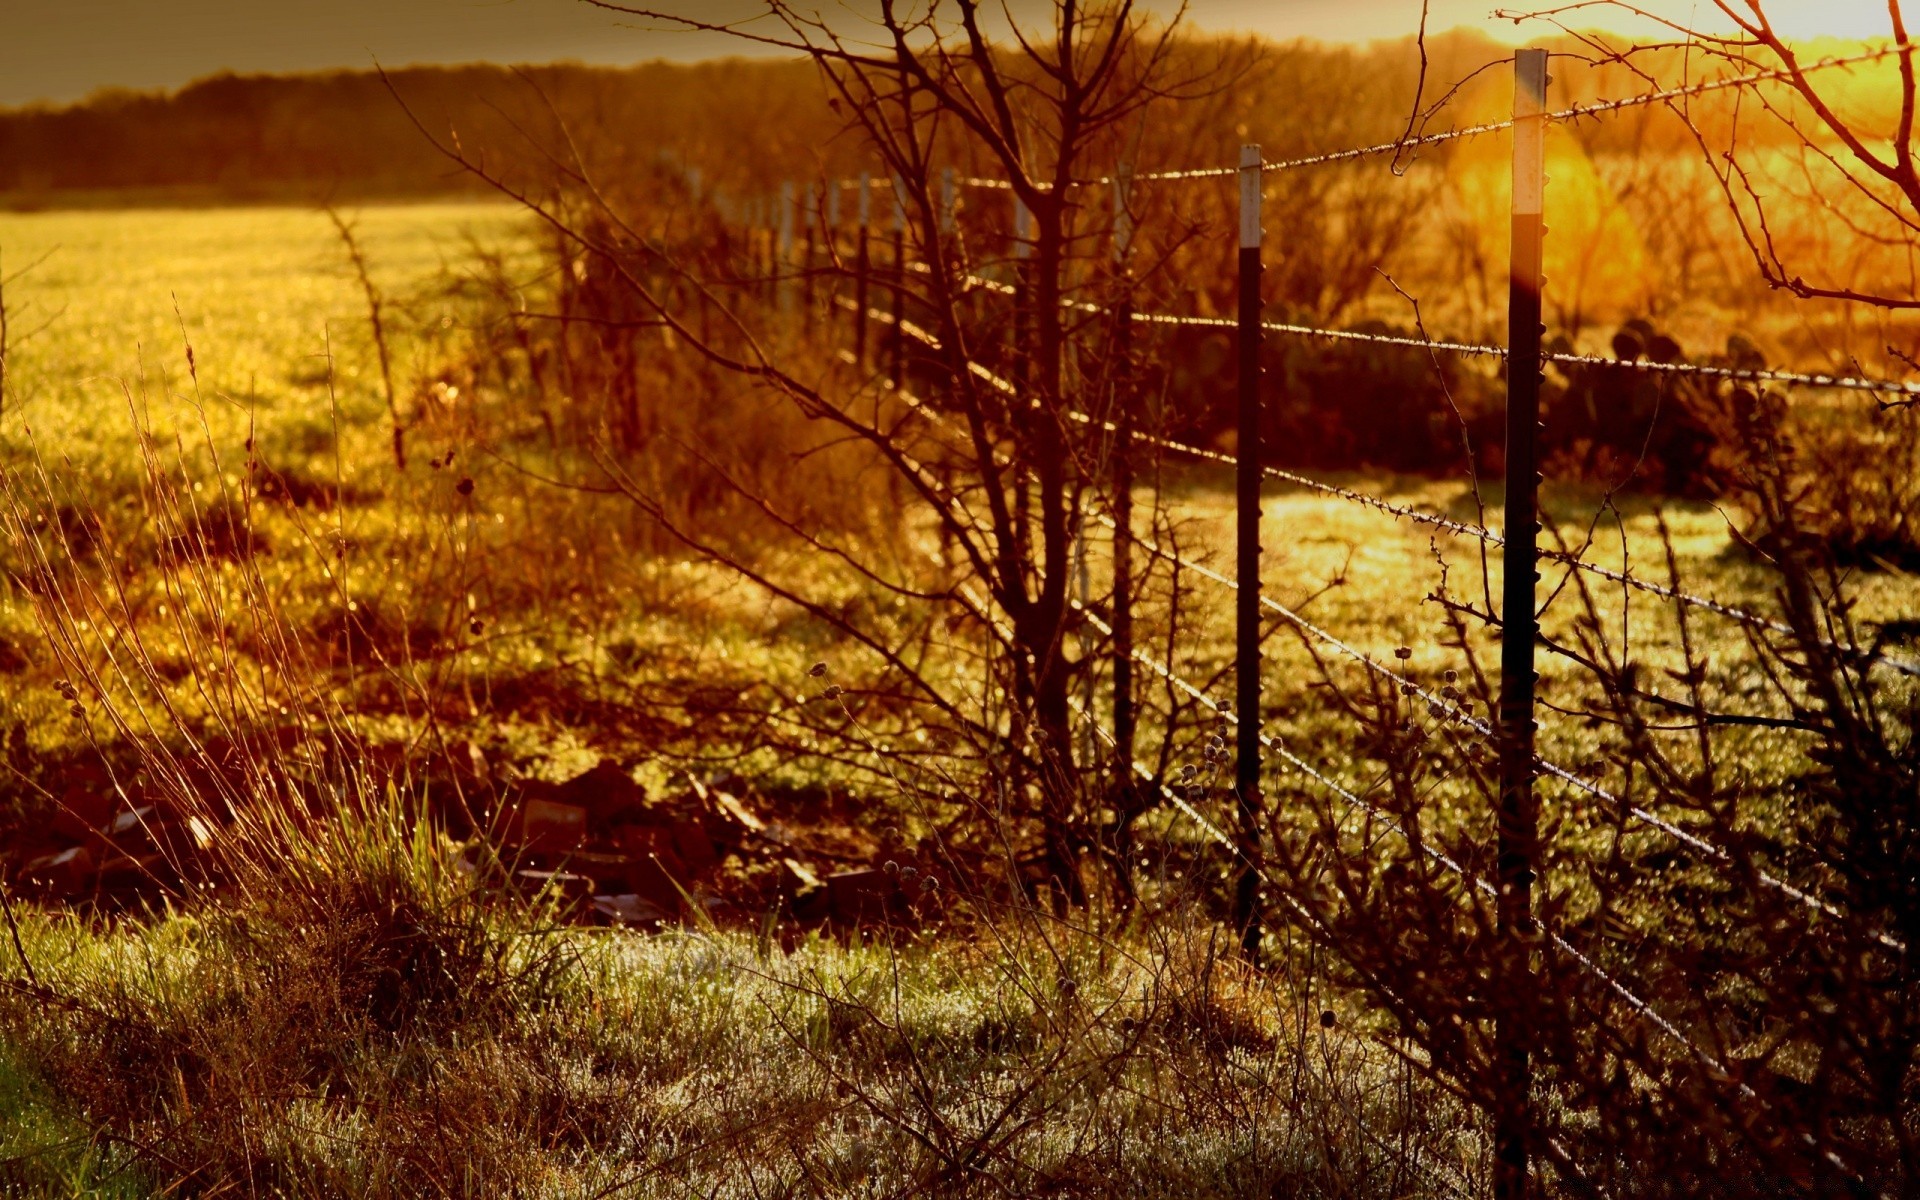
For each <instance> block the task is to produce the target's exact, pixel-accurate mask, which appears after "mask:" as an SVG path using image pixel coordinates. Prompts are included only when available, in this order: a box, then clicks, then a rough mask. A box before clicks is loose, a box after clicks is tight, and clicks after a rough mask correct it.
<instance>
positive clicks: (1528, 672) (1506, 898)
mask: <svg viewBox="0 0 1920 1200" xmlns="http://www.w3.org/2000/svg"><path fill="white" fill-rule="evenodd" d="M1546 93H1547V52H1546V51H1545V50H1520V51H1517V52H1516V53H1515V54H1514V58H1513V243H1512V267H1511V272H1510V277H1509V283H1508V292H1507V453H1506V474H1507V480H1506V483H1507V491H1506V517H1505V524H1506V528H1505V530H1504V533H1505V536H1506V550H1505V566H1504V581H1503V587H1502V605H1501V624H1500V722H1499V727H1500V811H1499V851H1498V860H1497V875H1498V894H1497V904H1498V913H1497V916H1498V923H1499V933H1500V940H1501V953H1500V958H1499V964H1500V972H1501V975H1502V978H1500V979H1499V980H1497V981H1496V984H1495V986H1496V987H1497V988H1498V990H1499V992H1500V994H1501V1003H1500V1005H1499V1007H1498V1008H1497V1009H1496V1010H1495V1017H1494V1041H1495V1043H1496V1047H1497V1050H1496V1052H1497V1054H1498V1056H1499V1058H1498V1064H1499V1065H1498V1068H1497V1070H1498V1072H1499V1074H1498V1079H1497V1093H1498V1094H1497V1096H1496V1102H1495V1111H1494V1176H1493V1194H1494V1196H1495V1200H1524V1198H1525V1197H1526V1196H1527V1194H1528V1183H1527V1175H1528V1161H1529V1158H1530V1156H1531V1152H1532V1141H1533V1130H1532V1126H1533V1119H1532V1108H1533V1100H1532V1064H1531V1061H1530V1051H1531V1041H1532V1036H1531V1029H1530V1023H1529V1022H1528V1021H1527V1019H1526V1017H1525V1006H1526V1005H1527V1003H1528V997H1529V988H1530V986H1531V975H1532V972H1531V970H1530V964H1529V958H1530V956H1531V946H1532V942H1533V932H1534V924H1533V880H1534V870H1535V862H1536V854H1537V849H1538V846H1537V843H1538V840H1539V809H1538V807H1537V803H1536V801H1535V798H1534V794H1533V776H1534V683H1535V675H1534V644H1535V641H1536V640H1537V635H1538V632H1539V629H1538V625H1539V622H1538V618H1537V615H1536V613H1535V611H1534V603H1535V584H1536V583H1537V581H1538V578H1539V573H1538V566H1539V561H1538V542H1539V531H1540V526H1539V501H1540V471H1539V436H1538V435H1539V431H1540V336H1541V332H1542V330H1541V325H1540V311H1541V310H1540V289H1541V286H1542V283H1543V282H1544V280H1543V275H1542V269H1541V268H1542V263H1541V255H1542V252H1543V249H1544V241H1545V232H1546V229H1545V226H1544V224H1543V221H1542V218H1543V212H1544V207H1545V206H1544V203H1543V200H1544V195H1543V193H1544V192H1545V188H1546V134H1547V121H1546V116H1545V113H1546Z"/></svg>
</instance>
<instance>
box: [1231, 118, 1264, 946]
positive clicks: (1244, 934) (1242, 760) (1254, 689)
mask: <svg viewBox="0 0 1920 1200" xmlns="http://www.w3.org/2000/svg"><path fill="white" fill-rule="evenodd" d="M1260 184H1261V167H1260V147H1258V146H1242V147H1241V148H1240V314H1239V315H1240V319H1239V331H1238V333H1239V347H1238V349H1239V357H1240V446H1239V453H1238V455H1237V458H1238V470H1237V475H1236V483H1237V485H1238V487H1237V499H1238V511H1237V514H1236V521H1237V525H1238V528H1237V534H1238V537H1237V541H1238V547H1237V548H1238V552H1239V553H1238V560H1239V561H1238V568H1239V569H1238V574H1239V579H1240V590H1239V592H1238V593H1237V595H1236V599H1237V600H1238V602H1239V603H1238V606H1237V612H1236V614H1235V616H1236V625H1237V644H1236V647H1235V655H1234V674H1235V681H1236V683H1237V685H1238V692H1237V694H1236V696H1235V698H1234V707H1235V709H1236V710H1237V711H1238V713H1239V715H1240V725H1239V735H1240V736H1239V745H1238V747H1237V749H1238V754H1237V758H1236V768H1235V771H1234V797H1235V800H1236V801H1237V807H1238V815H1239V824H1238V830H1239V836H1238V838H1237V839H1236V840H1237V843H1238V849H1239V852H1240V857H1241V864H1240V877H1239V880H1238V882H1237V883H1236V885H1235V888H1234V898H1233V919H1234V924H1235V926H1236V927H1237V928H1238V930H1239V933H1240V944H1241V947H1242V949H1244V950H1245V951H1246V953H1247V954H1248V956H1249V957H1251V956H1253V955H1254V954H1256V953H1257V952H1258V950H1259V948H1260V915H1259V909H1258V906H1257V903H1256V902H1257V900H1258V897H1259V888H1260V879H1259V874H1258V863H1259V853H1260V483H1261V474H1262V471H1263V468H1264V466H1265V464H1264V463H1263V462H1262V461H1261V454H1260V310H1261V304H1260Z"/></svg>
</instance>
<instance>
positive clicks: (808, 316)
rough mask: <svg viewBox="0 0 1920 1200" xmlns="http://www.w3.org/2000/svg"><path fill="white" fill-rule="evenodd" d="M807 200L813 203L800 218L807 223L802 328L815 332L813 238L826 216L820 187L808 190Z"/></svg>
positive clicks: (802, 263) (802, 266) (802, 264)
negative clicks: (822, 207) (822, 206)
mask: <svg viewBox="0 0 1920 1200" xmlns="http://www.w3.org/2000/svg"><path fill="white" fill-rule="evenodd" d="M807 198H808V199H809V200H811V201H812V203H811V204H809V205H807V206H806V207H805V208H804V209H802V211H801V213H800V218H801V220H802V221H804V222H805V223H806V236H805V239H804V241H803V242H802V244H801V247H800V328H801V329H803V330H805V331H807V332H808V333H811V332H813V236H814V231H815V230H816V229H818V228H819V227H820V221H821V218H822V217H823V216H824V215H825V214H824V213H823V211H822V209H821V199H820V185H819V184H813V185H811V186H809V187H808V188H807Z"/></svg>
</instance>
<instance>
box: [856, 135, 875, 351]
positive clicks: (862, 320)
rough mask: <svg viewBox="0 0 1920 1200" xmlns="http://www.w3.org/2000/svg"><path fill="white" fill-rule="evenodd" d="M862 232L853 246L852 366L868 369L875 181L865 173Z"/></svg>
mask: <svg viewBox="0 0 1920 1200" xmlns="http://www.w3.org/2000/svg"><path fill="white" fill-rule="evenodd" d="M859 202H860V213H859V216H860V232H859V234H858V241H856V242H855V243H854V260H853V269H854V276H853V362H854V365H855V366H857V367H864V366H866V365H867V285H868V283H869V282H870V281H869V279H868V276H869V274H870V273H871V269H872V265H873V264H872V258H871V256H870V255H869V253H868V239H869V238H870V237H871V236H872V230H873V186H872V177H871V176H870V175H868V174H867V173H866V172H865V171H862V172H860V201H859Z"/></svg>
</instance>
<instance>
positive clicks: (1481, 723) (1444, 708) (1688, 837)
mask: <svg viewBox="0 0 1920 1200" xmlns="http://www.w3.org/2000/svg"><path fill="white" fill-rule="evenodd" d="M1095 520H1096V521H1097V522H1098V523H1099V524H1102V525H1105V526H1107V527H1108V528H1113V523H1112V521H1111V520H1110V519H1108V518H1103V517H1096V518H1095ZM1133 541H1134V543H1135V544H1136V545H1138V546H1140V547H1141V549H1143V550H1144V551H1146V552H1147V553H1148V554H1149V555H1151V556H1153V557H1156V558H1159V559H1161V560H1162V561H1163V562H1168V563H1172V564H1176V565H1178V566H1180V567H1182V568H1184V569H1186V570H1188V571H1191V572H1193V573H1194V574H1196V575H1198V576H1200V577H1201V578H1203V579H1206V580H1209V581H1210V582H1213V583H1216V584H1218V585H1220V586H1221V587H1224V588H1227V589H1229V590H1231V591H1239V590H1240V584H1239V582H1238V581H1236V580H1234V579H1232V578H1231V577H1229V576H1227V575H1223V574H1221V573H1220V572H1219V571H1216V570H1214V569H1213V568H1211V567H1208V566H1206V565H1205V564H1203V563H1199V562H1195V561H1194V560H1192V559H1190V558H1187V557H1186V556H1184V555H1182V554H1179V553H1177V552H1175V551H1171V550H1167V549H1165V548H1164V547H1162V546H1160V545H1159V544H1158V543H1157V542H1154V541H1153V540H1152V539H1150V538H1141V537H1138V536H1135V537H1134V538H1133ZM1260 606H1261V607H1262V608H1265V609H1267V610H1268V611H1270V612H1273V613H1276V614H1277V615H1279V616H1280V617H1281V618H1283V619H1284V620H1286V621H1288V622H1289V623H1290V624H1292V625H1293V626H1294V627H1295V628H1297V629H1299V630H1301V631H1302V632H1303V633H1306V634H1307V635H1308V636H1309V637H1311V638H1313V639H1314V640H1316V641H1318V642H1320V643H1322V644H1323V645H1326V646H1328V647H1330V648H1332V649H1334V650H1335V651H1337V652H1339V653H1340V654H1342V655H1344V656H1345V657H1347V658H1349V659H1351V660H1353V661H1354V662H1357V663H1359V664H1360V665H1361V666H1362V667H1364V668H1366V669H1367V670H1368V671H1370V672H1373V673H1374V674H1376V675H1378V676H1379V677H1381V678H1382V679H1386V680H1389V681H1391V682H1392V683H1394V684H1396V685H1398V686H1399V687H1400V689H1401V690H1402V692H1403V694H1406V695H1414V696H1418V697H1420V698H1421V699H1422V700H1425V701H1426V702H1427V707H1428V711H1429V712H1432V713H1434V714H1436V715H1441V714H1444V715H1445V716H1447V717H1448V718H1449V719H1451V720H1453V721H1455V722H1456V723H1458V724H1460V725H1462V726H1464V727H1466V728H1468V729H1471V730H1472V731H1473V732H1475V733H1477V734H1479V735H1481V736H1482V737H1485V738H1488V739H1493V738H1496V737H1497V736H1498V735H1497V733H1496V731H1495V730H1494V727H1493V725H1492V724H1491V723H1490V722H1488V721H1486V720H1484V719H1483V718H1480V717H1477V716H1475V715H1474V714H1473V713H1472V712H1471V711H1470V710H1468V709H1467V708H1465V707H1464V706H1462V705H1460V704H1457V703H1455V702H1454V701H1452V700H1451V699H1449V698H1447V697H1444V696H1441V695H1439V694H1437V693H1435V692H1433V691H1430V690H1429V689H1427V688H1426V687H1424V686H1423V685H1421V684H1420V683H1418V682H1417V681H1415V680H1414V679H1412V678H1409V677H1408V676H1406V675H1403V674H1401V673H1400V672H1398V671H1395V670H1394V669H1393V668H1391V667H1389V666H1387V665H1386V664H1384V663H1382V662H1380V661H1379V660H1377V659H1375V658H1374V657H1373V656H1372V655H1370V654H1367V653H1365V652H1364V651H1361V650H1358V649H1355V648H1354V647H1353V646H1351V645H1349V644H1348V643H1347V642H1345V641H1343V640H1341V639H1340V638H1338V637H1335V636H1334V635H1333V634H1331V633H1329V632H1327V631H1326V630H1324V629H1322V628H1320V627H1319V626H1318V625H1316V624H1314V623H1313V622H1312V621H1309V620H1307V619H1306V618H1305V617H1303V616H1301V615H1300V614H1299V613H1297V612H1295V611H1293V610H1292V609H1291V608H1288V607H1287V606H1286V605H1284V604H1282V603H1280V601H1278V600H1275V599H1274V598H1273V597H1271V596H1268V595H1264V594H1263V595H1262V596H1261V597H1260ZM1534 766H1535V768H1536V769H1538V770H1539V771H1541V772H1542V773H1543V774H1546V775H1550V776H1552V777H1554V778H1555V779H1558V780H1560V781H1561V782H1563V783H1565V784H1567V785H1568V786H1570V787H1572V788H1574V789H1576V790H1578V791H1581V792H1584V793H1586V794H1587V795H1589V796H1591V797H1593V798H1594V799H1596V800H1599V801H1601V802H1603V803H1606V804H1610V805H1612V806H1614V807H1616V808H1619V809H1622V810H1624V811H1625V812H1626V813H1627V814H1628V815H1629V816H1631V817H1632V818H1633V819H1634V820H1636V821H1638V822H1640V823H1641V824H1643V825H1646V826H1648V827H1649V828H1652V829H1656V830H1659V831H1660V832H1661V833H1664V834H1666V835H1667V836H1668V837H1671V838H1673V839H1675V840H1676V841H1679V842H1680V843H1681V844H1683V845H1685V846H1687V847H1689V848H1690V849H1692V850H1694V851H1696V852H1698V853H1700V854H1703V855H1706V856H1707V857H1709V858H1711V859H1713V860H1714V861H1716V862H1719V863H1721V864H1722V865H1725V866H1730V867H1734V868H1736V869H1738V868H1740V867H1741V866H1742V864H1741V863H1740V862H1739V861H1738V860H1737V859H1735V858H1734V857H1733V855H1732V854H1730V853H1728V852H1727V851H1726V850H1723V849H1721V848H1720V847H1719V846H1716V845H1714V844H1713V843H1712V842H1709V841H1707V840H1706V839H1705V838H1702V837H1701V836H1700V835H1698V834H1696V833H1693V832H1691V831H1689V830H1687V829H1684V828H1682V827H1681V826H1679V825H1676V824H1674V823H1673V822H1671V821H1669V820H1667V819H1665V818H1663V817H1661V816H1659V815H1658V814H1657V813H1654V812H1651V811H1649V810H1648V809H1646V808H1644V807H1642V806H1640V805H1638V804H1634V803H1633V802H1632V801H1629V800H1627V799H1626V798H1625V797H1622V796H1619V795H1616V794H1614V793H1613V792H1611V791H1609V790H1607V789H1606V788H1604V787H1601V786H1600V785H1599V784H1597V783H1594V782H1593V781H1592V780H1589V779H1586V778H1584V777H1582V776H1580V775H1578V774H1576V773H1575V772H1573V771H1570V770H1568V769H1567V768H1565V767H1563V766H1561V765H1559V764H1558V763H1555V762H1553V761H1552V760H1550V759H1547V758H1544V757H1541V756H1538V755H1536V756H1535V758H1534ZM1746 867H1747V869H1750V870H1751V871H1752V872H1753V875H1754V878H1755V879H1756V880H1757V881H1758V882H1759V883H1760V884H1761V885H1762V886H1765V887H1767V888H1770V889H1772V890H1773V891H1776V892H1778V893H1780V894H1781V895H1783V896H1786V897H1788V898H1789V899H1792V900H1793V901H1795V902H1796V903H1798V904H1800V905H1802V906H1804V907H1807V908H1810V909H1813V910H1815V911H1818V912H1820V913H1822V914H1824V915H1826V916H1828V917H1830V918H1832V919H1833V920H1836V921H1839V922H1841V923H1842V924H1843V925H1846V924H1850V923H1851V921H1850V918H1849V917H1848V916H1847V914H1845V913H1844V912H1842V911H1841V910H1840V909H1839V908H1838V907H1836V906H1835V905H1833V904H1831V903H1829V902H1828V901H1825V900H1822V899H1821V898H1820V897H1818V896H1815V895H1813V894H1812V893H1810V892H1807V891H1805V890H1803V889H1801V888H1799V887H1796V886H1795V885H1793V884H1791V883H1788V882H1787V881H1786V880H1784V879H1780V878H1778V877H1777V876H1775V875H1773V874H1772V873H1771V872H1769V871H1767V870H1765V869H1764V868H1761V867H1755V866H1752V865H1751V864H1746ZM1867 934H1868V936H1870V937H1871V938H1872V939H1873V940H1874V941H1876V942H1878V943H1879V944H1880V945H1882V946H1884V947H1886V948H1887V949H1889V950H1892V951H1894V952H1895V953H1899V954H1905V953H1906V949H1907V948H1906V943H1904V942H1902V941H1900V940H1899V939H1898V938H1895V937H1893V936H1892V935H1891V934H1888V933H1886V932H1884V931H1882V930H1877V929H1869V930H1867Z"/></svg>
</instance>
